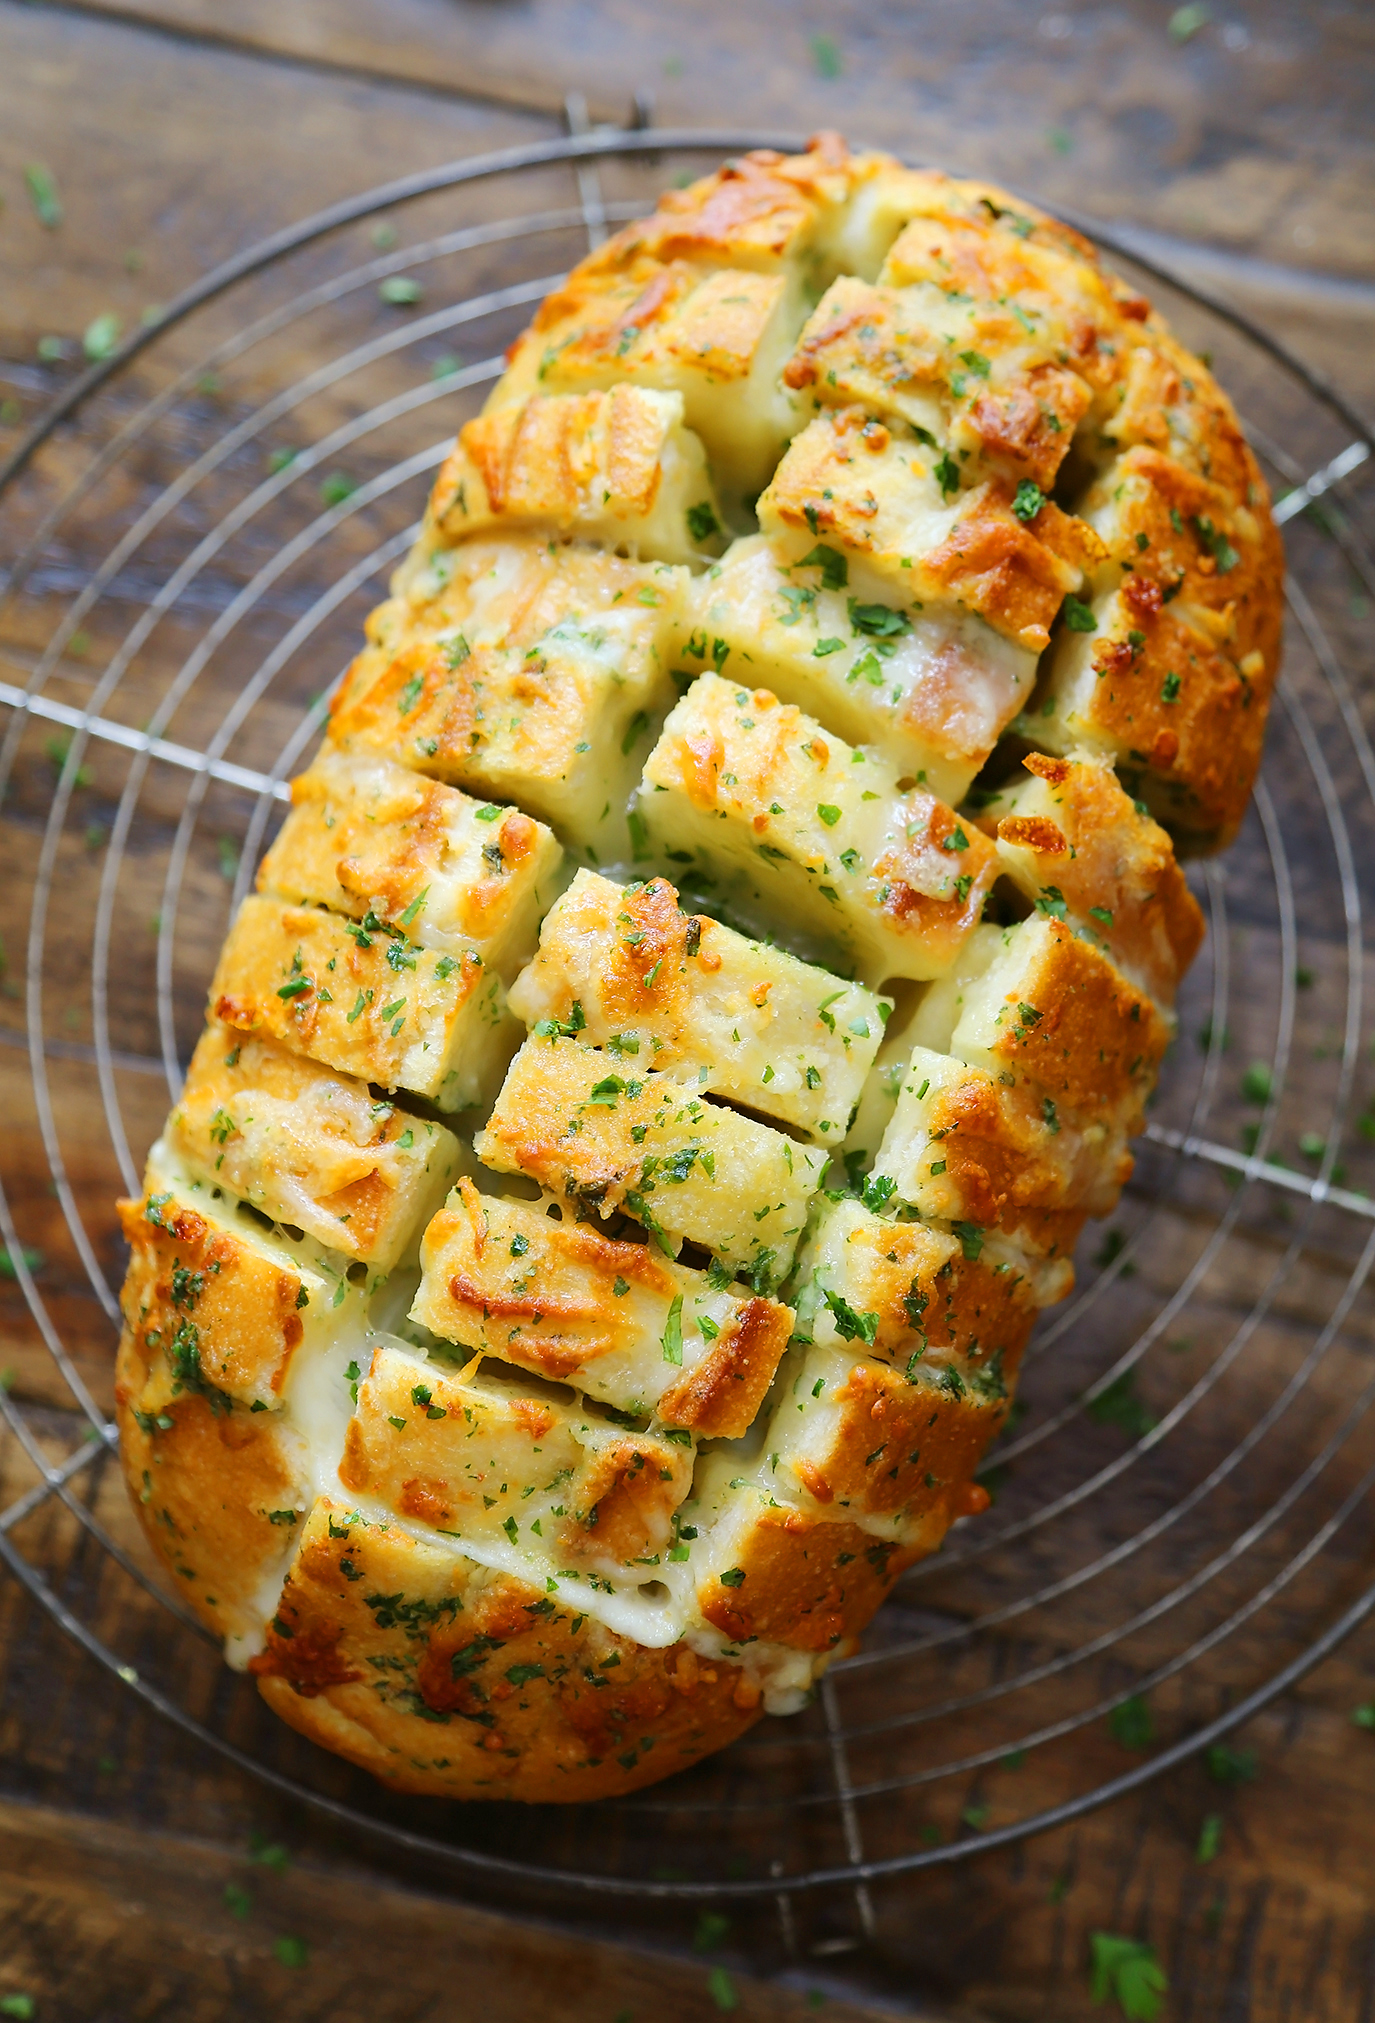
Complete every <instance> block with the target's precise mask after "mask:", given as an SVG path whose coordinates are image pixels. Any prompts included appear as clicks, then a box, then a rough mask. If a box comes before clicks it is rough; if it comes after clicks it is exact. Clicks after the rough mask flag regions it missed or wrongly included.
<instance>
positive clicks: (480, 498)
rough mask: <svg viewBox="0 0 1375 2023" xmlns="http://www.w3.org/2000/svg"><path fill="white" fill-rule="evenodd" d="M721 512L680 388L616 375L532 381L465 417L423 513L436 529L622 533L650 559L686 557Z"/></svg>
mask: <svg viewBox="0 0 1375 2023" xmlns="http://www.w3.org/2000/svg"><path fill="white" fill-rule="evenodd" d="M721 524H722V522H721V506H720V502H719V500H718V499H717V497H716V491H715V488H714V486H713V484H712V481H711V473H710V472H709V470H708V469H707V460H706V455H705V452H704V451H703V448H702V444H701V442H700V440H699V438H698V437H697V436H696V435H694V434H693V432H692V430H691V429H689V428H685V427H684V425H683V396H682V394H681V393H677V392H674V393H656V392H652V391H650V390H649V389H648V388H647V387H643V386H625V385H618V386H613V387H612V388H611V389H610V391H609V392H606V393H554V394H543V393H536V394H532V395H531V396H530V397H529V399H527V400H525V401H524V402H522V403H521V404H520V405H519V406H513V407H498V408H495V409H488V411H487V412H486V413H485V414H481V415H479V416H478V417H477V418H476V420H474V421H470V422H468V423H467V424H466V425H465V426H464V427H463V429H462V430H460V432H459V438H458V444H457V447H456V448H455V449H454V451H453V453H452V455H451V456H450V457H449V458H448V460H447V462H446V463H445V464H444V465H443V466H442V467H441V469H440V472H439V475H438V477H437V478H436V479H435V484H434V491H433V493H432V494H431V497H430V507H429V514H428V525H429V526H430V527H431V528H433V529H434V531H435V532H436V533H437V534H438V535H439V536H440V538H442V539H443V540H445V541H451V542H452V541H463V540H466V539H467V538H468V537H469V536H470V535H473V534H488V535H490V534H491V533H492V532H493V531H494V530H495V529H505V528H509V529H510V530H511V532H512V533H517V532H522V531H525V530H528V529H531V528H546V529H548V530H549V532H551V533H556V534H560V535H573V534H575V535H577V536H578V538H579V539H581V540H591V541H605V542H606V543H607V544H608V545H609V546H611V547H617V546H619V545H621V544H622V543H625V544H626V545H628V546H630V547H631V548H632V549H634V550H635V551H636V552H637V553H638V554H640V555H642V556H643V557H644V558H645V559H646V560H647V561H655V562H687V561H690V560H691V559H692V557H693V556H694V555H696V554H698V553H699V551H700V550H701V548H702V546H703V544H704V542H707V541H709V540H710V539H711V536H712V535H713V534H715V533H718V532H719V530H720V528H721ZM698 527H700V528H702V530H703V532H702V534H701V535H700V536H699V535H698V534H697V533H695V532H694V529H696V528H698Z"/></svg>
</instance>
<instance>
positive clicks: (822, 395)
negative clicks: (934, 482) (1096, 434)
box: [783, 256, 1091, 492]
mask: <svg viewBox="0 0 1375 2023" xmlns="http://www.w3.org/2000/svg"><path fill="white" fill-rule="evenodd" d="M890 257H891V256H890ZM1064 360H1065V353H1064V350H1063V348H1062V345H1061V343H1060V341H1059V336H1058V333H1054V332H1047V331H1046V330H1044V329H1042V328H1039V327H1038V326H1037V325H1036V324H1035V323H1031V322H1029V321H1028V319H1027V317H1026V314H1025V311H1022V310H1020V306H1019V310H1018V311H1017V312H1016V313H1014V311H1013V310H1012V309H1011V308H1010V307H1009V306H1008V305H1007V302H1006V299H1004V300H1003V301H1002V302H994V303H990V302H987V301H979V300H977V299H975V298H974V297H973V296H971V295H970V294H968V293H967V292H966V291H964V290H962V289H951V288H950V287H949V286H948V284H947V285H945V286H943V285H941V284H940V283H939V282H937V281H936V280H934V279H932V280H921V281H918V282H915V283H914V284H911V285H909V286H907V287H903V288H897V287H893V286H891V285H886V286H874V285H873V284H872V283H870V282H867V281H862V280H860V279H858V278H856V277H854V276H851V275H842V276H841V277H840V279H839V280H837V281H833V282H832V283H831V286H830V287H829V288H828V289H827V291H826V294H825V295H824V296H823V297H822V299H821V301H820V303H819V304H818V305H817V307H816V309H815V310H814V311H813V313H812V316H811V318H810V320H809V322H808V323H807V326H806V328H805V329H804V331H803V332H802V336H801V339H800V340H799V343H798V347H797V350H796V351H795V352H794V354H793V356H792V357H791V358H790V359H789V361H788V363H787V365H786V366H785V367H784V369H783V381H784V384H785V386H789V387H791V388H792V389H793V390H794V391H795V392H797V393H800V394H805V395H809V396H810V397H811V398H812V400H813V401H815V402H816V403H817V405H818V406H825V407H830V408H844V407H849V406H852V405H858V406H860V407H862V408H863V409H864V410H865V411H866V413H868V414H871V415H877V416H878V417H879V418H880V419H881V420H883V421H885V422H891V421H897V422H901V423H905V424H906V425H907V426H908V427H909V428H911V429H912V431H913V433H914V434H915V435H916V437H917V439H918V440H919V441H922V442H925V443H927V444H928V445H931V446H935V445H938V444H939V445H941V446H947V447H948V450H953V451H954V452H955V454H956V455H957V456H959V457H960V458H961V460H963V459H965V458H969V457H971V456H972V457H973V458H975V459H977V461H976V463H975V464H974V466H973V471H974V474H975V475H976V476H980V475H985V474H986V473H987V472H989V471H992V472H997V473H999V474H1001V475H1004V476H1008V477H1010V478H1011V479H1012V481H1013V482H1014V483H1016V482H1018V481H1019V480H1022V479H1029V480H1030V481H1031V482H1032V483H1033V484H1035V485H1036V486H1038V487H1039V488H1040V489H1041V490H1043V491H1045V492H1049V491H1050V489H1051V487H1052V485H1053V484H1054V482H1055V475H1056V472H1057V471H1058V469H1059V467H1060V464H1061V462H1062V461H1063V459H1064V456H1065V453H1066V451H1067V450H1068V449H1069V445H1070V442H1071V440H1072V438H1073V435H1074V431H1075V429H1076V428H1077V427H1078V425H1079V422H1080V421H1081V420H1082V418H1083V416H1084V414H1085V412H1086V411H1087V409H1088V406H1089V401H1090V399H1091V394H1090V390H1089V387H1088V386H1087V384H1086V383H1085V381H1084V380H1083V379H1082V378H1081V377H1080V376H1079V374H1078V373H1076V372H1074V371H1073V370H1072V369H1071V367H1070V366H1069V365H1068V364H1066V363H1065V362H1064ZM952 489H953V488H952Z"/></svg>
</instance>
